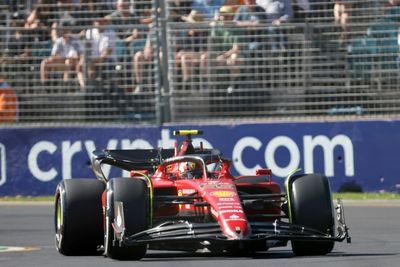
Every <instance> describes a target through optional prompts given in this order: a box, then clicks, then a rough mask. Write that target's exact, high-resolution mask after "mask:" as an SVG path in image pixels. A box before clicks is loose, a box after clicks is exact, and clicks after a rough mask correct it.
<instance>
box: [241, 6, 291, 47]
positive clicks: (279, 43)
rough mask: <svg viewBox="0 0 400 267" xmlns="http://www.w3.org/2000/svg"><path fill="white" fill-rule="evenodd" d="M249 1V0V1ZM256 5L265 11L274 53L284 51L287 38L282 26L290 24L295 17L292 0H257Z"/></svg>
mask: <svg viewBox="0 0 400 267" xmlns="http://www.w3.org/2000/svg"><path fill="white" fill-rule="evenodd" d="M247 1H248V0H247ZM256 3H257V4H258V5H259V6H261V7H262V8H263V9H264V10H265V14H266V20H267V23H269V24H270V25H269V26H268V27H267V30H268V35H269V37H270V41H271V47H270V49H271V50H272V51H284V50H285V49H286V46H287V38H286V36H285V34H284V32H283V31H282V29H281V28H280V25H281V24H283V23H286V22H289V21H290V20H291V19H292V17H293V9H292V1H291V0H256Z"/></svg>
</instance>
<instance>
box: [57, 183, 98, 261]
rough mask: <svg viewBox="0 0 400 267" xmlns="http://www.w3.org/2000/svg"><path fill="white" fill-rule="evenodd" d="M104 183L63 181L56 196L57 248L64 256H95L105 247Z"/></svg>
mask: <svg viewBox="0 0 400 267" xmlns="http://www.w3.org/2000/svg"><path fill="white" fill-rule="evenodd" d="M104 190H105V185H104V183H103V182H101V181H99V180H95V179H69V180H62V181H61V182H60V183H59V184H58V186H57V188H56V193H55V208H54V226H55V246H56V249H57V251H58V252H60V253H61V254H63V255H94V254H97V253H98V252H97V248H98V247H99V246H100V245H101V244H102V243H103V236H104V232H103V211H102V205H101V195H102V193H103V191H104Z"/></svg>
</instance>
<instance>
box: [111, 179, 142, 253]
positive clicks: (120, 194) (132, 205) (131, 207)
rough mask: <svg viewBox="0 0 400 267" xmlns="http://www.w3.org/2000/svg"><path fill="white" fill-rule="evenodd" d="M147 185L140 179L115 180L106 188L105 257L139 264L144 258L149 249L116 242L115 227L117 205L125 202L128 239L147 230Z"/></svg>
mask: <svg viewBox="0 0 400 267" xmlns="http://www.w3.org/2000/svg"><path fill="white" fill-rule="evenodd" d="M148 192H149V191H148V188H147V185H146V183H145V181H143V180H141V179H137V178H114V179H111V180H110V181H109V182H108V185H107V200H106V202H107V204H106V207H107V210H106V222H105V228H106V229H105V241H104V243H105V255H106V256H107V257H109V258H112V259H117V260H139V259H141V258H143V257H144V255H145V254H146V250H147V245H146V244H142V245H135V246H128V245H126V244H123V243H121V242H119V241H118V240H116V239H115V232H114V228H113V226H112V224H113V223H114V219H115V209H116V205H117V204H116V202H122V205H123V217H124V225H125V231H126V232H125V235H126V236H130V235H132V234H136V233H138V232H141V231H144V230H146V229H148V226H149V210H150V207H149V204H150V202H149V194H148Z"/></svg>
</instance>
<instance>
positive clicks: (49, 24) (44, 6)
mask: <svg viewBox="0 0 400 267" xmlns="http://www.w3.org/2000/svg"><path fill="white" fill-rule="evenodd" d="M55 5H56V1H55V0H38V1H37V3H36V5H35V6H34V8H33V9H32V11H31V13H30V14H29V15H28V17H27V19H26V22H25V28H28V29H31V30H33V31H34V33H35V34H36V35H38V40H39V41H46V40H48V39H49V36H50V39H51V40H52V41H53V42H54V41H55V40H56V39H57V31H56V26H57V24H56V12H55V7H56V6H55Z"/></svg>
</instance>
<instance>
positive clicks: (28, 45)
mask: <svg viewBox="0 0 400 267" xmlns="http://www.w3.org/2000/svg"><path fill="white" fill-rule="evenodd" d="M24 20H25V18H24V16H23V15H22V14H18V13H16V14H15V16H14V17H13V19H12V20H11V23H10V26H11V28H12V31H13V33H12V35H11V36H10V39H9V40H8V47H7V54H8V56H9V57H10V58H11V60H15V59H22V58H28V57H30V56H31V53H32V43H33V36H32V34H31V32H30V31H29V30H26V29H24V28H23V27H24Z"/></svg>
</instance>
